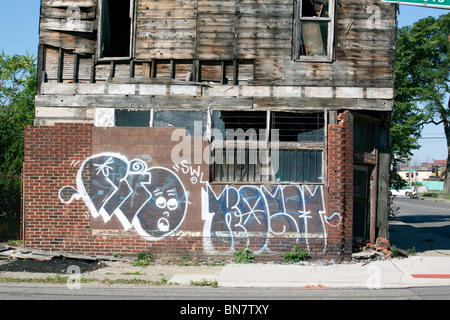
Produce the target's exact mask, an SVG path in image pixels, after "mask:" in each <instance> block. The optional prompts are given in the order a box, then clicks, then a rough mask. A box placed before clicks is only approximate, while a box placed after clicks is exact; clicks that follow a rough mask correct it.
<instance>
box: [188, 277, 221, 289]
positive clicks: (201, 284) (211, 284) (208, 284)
mask: <svg viewBox="0 0 450 320" xmlns="http://www.w3.org/2000/svg"><path fill="white" fill-rule="evenodd" d="M191 286H197V287H211V288H218V287H219V285H218V283H217V281H216V280H212V281H211V280H208V279H201V280H200V281H192V280H191Z"/></svg>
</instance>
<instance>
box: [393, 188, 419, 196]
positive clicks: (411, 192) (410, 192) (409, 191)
mask: <svg viewBox="0 0 450 320" xmlns="http://www.w3.org/2000/svg"><path fill="white" fill-rule="evenodd" d="M389 194H390V195H391V196H405V197H413V196H415V195H417V189H416V187H412V188H403V189H399V190H396V189H391V190H389Z"/></svg>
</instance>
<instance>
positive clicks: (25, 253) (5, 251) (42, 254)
mask: <svg viewBox="0 0 450 320" xmlns="http://www.w3.org/2000/svg"><path fill="white" fill-rule="evenodd" d="M0 259H31V260H38V261H50V260H53V259H74V260H84V261H99V260H102V261H130V260H129V259H127V258H119V257H112V256H90V255H85V254H74V253H66V252H59V251H45V250H34V249H27V248H21V247H13V246H9V245H7V244H0Z"/></svg>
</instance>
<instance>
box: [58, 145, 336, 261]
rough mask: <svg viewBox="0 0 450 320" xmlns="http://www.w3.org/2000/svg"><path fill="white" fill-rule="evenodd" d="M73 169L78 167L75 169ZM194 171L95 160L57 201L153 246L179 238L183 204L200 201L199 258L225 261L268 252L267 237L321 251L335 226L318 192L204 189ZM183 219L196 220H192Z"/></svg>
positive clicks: (106, 156) (104, 156)
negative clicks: (82, 207) (196, 193)
mask: <svg viewBox="0 0 450 320" xmlns="http://www.w3.org/2000/svg"><path fill="white" fill-rule="evenodd" d="M75 164H78V163H75ZM200 169H201V168H200V167H198V168H196V170H193V168H191V167H189V166H188V165H187V164H186V163H182V164H181V166H174V170H175V171H172V170H170V169H167V168H164V167H159V166H154V167H150V168H149V167H148V166H147V162H145V161H143V160H141V159H134V160H131V161H130V160H128V159H127V158H126V157H125V156H123V155H121V154H118V153H101V154H98V155H94V156H92V157H90V158H88V159H86V160H85V161H84V162H83V163H81V167H80V169H79V170H78V173H77V177H76V188H75V187H71V186H66V187H63V188H61V190H60V191H59V199H60V200H61V202H63V203H64V204H70V203H71V202H72V201H73V200H75V199H80V200H83V201H84V203H85V204H86V206H87V207H88V209H89V212H90V213H91V215H92V216H93V217H94V218H97V217H101V218H102V219H103V221H104V222H105V223H106V222H108V221H110V220H111V218H112V217H113V216H116V217H117V219H118V220H119V221H120V222H121V224H122V225H123V228H124V230H130V229H134V230H136V231H137V232H138V234H139V235H140V236H142V237H143V238H144V239H146V240H150V241H158V240H161V239H163V238H164V237H167V236H170V235H172V234H174V232H175V231H177V230H180V228H181V226H182V224H183V221H184V220H185V218H186V214H187V212H188V205H189V204H190V203H191V202H190V201H201V208H202V209H201V210H202V212H201V215H202V219H203V221H204V224H203V244H204V250H205V251H206V252H209V253H221V252H223V253H229V252H232V251H234V250H237V249H239V248H241V247H242V245H246V246H248V247H249V248H250V250H252V251H253V252H255V253H261V252H264V251H270V250H271V249H270V239H271V237H281V238H289V239H291V240H293V241H294V242H296V243H299V244H300V243H301V245H302V247H305V248H307V249H308V250H309V249H310V239H313V238H314V239H315V240H318V241H321V242H322V246H323V249H324V250H325V249H326V247H327V238H328V230H329V228H334V227H337V226H339V225H340V224H341V216H340V214H339V213H332V214H327V212H326V208H325V200H324V192H323V186H321V185H317V186H306V185H278V186H275V187H273V189H272V190H269V188H268V187H266V186H259V185H244V186H239V187H236V186H214V185H213V186H212V185H210V184H209V183H208V182H207V181H204V180H202V178H203V174H202V173H201V170H200ZM178 175H187V176H188V177H189V176H190V179H189V181H190V188H201V196H200V197H199V199H188V195H189V190H187V189H186V188H185V186H184V185H183V183H182V180H181V179H180V177H179V176H178ZM191 214H200V212H198V213H197V212H192V213H191Z"/></svg>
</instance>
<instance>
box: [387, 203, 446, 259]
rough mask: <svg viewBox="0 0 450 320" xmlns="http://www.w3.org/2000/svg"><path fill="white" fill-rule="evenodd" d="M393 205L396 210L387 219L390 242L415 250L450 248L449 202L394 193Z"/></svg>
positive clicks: (436, 251)
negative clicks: (392, 215) (388, 221)
mask: <svg viewBox="0 0 450 320" xmlns="http://www.w3.org/2000/svg"><path fill="white" fill-rule="evenodd" d="M393 205H394V207H398V208H399V210H398V212H397V215H396V217H395V218H393V219H392V220H391V222H390V241H391V243H393V244H394V245H397V246H398V247H399V248H402V249H411V248H412V247H414V248H415V250H416V251H417V252H435V253H446V252H445V251H447V250H450V202H448V201H434V200H430V199H423V198H418V199H414V198H412V199H411V198H407V197H401V196H397V197H395V199H394V203H393ZM447 253H448V254H450V252H447Z"/></svg>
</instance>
